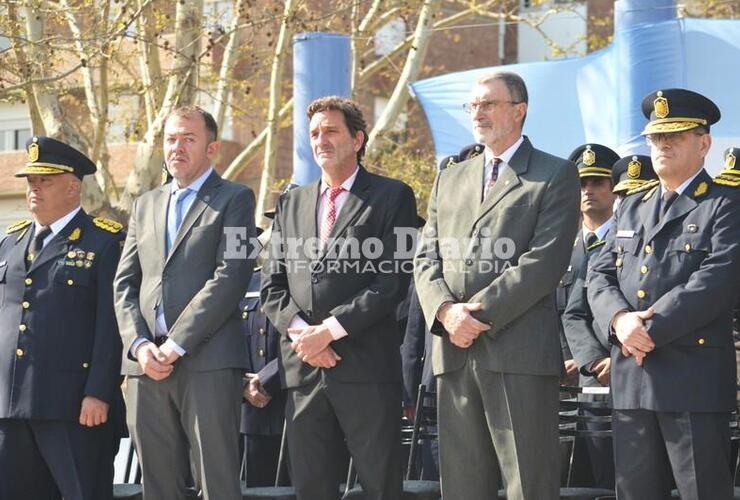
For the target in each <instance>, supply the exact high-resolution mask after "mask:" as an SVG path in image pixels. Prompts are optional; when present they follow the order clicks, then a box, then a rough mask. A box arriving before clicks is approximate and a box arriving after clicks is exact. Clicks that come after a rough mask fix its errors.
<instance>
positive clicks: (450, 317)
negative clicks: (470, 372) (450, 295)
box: [437, 302, 491, 349]
mask: <svg viewBox="0 0 740 500" xmlns="http://www.w3.org/2000/svg"><path fill="white" fill-rule="evenodd" d="M481 309H483V304H481V303H480V302H459V303H457V304H453V303H452V302H447V303H445V304H442V306H440V308H439V311H437V319H438V320H439V321H440V323H442V326H443V327H444V329H445V331H446V332H447V334H448V337H449V339H450V342H452V343H453V344H454V345H456V346H457V347H459V348H461V349H467V348H468V347H470V346H471V345H473V341H475V339H477V338H478V336H479V335H480V334H481V333H483V332H485V331H487V330H490V329H491V326H490V325H488V324H486V323H483V322H482V321H478V320H477V319H475V318H474V317H473V315H472V314H471V313H472V312H474V311H480V310H481Z"/></svg>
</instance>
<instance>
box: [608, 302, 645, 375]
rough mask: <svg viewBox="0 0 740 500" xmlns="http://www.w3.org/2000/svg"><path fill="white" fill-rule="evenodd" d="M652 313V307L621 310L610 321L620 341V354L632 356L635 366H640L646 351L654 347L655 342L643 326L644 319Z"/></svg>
mask: <svg viewBox="0 0 740 500" xmlns="http://www.w3.org/2000/svg"><path fill="white" fill-rule="evenodd" d="M653 313H654V311H653V308H652V307H649V308H648V309H646V310H644V311H633V312H628V311H621V312H618V313H617V314H616V315H615V316H614V320H613V321H612V326H613V327H614V333H615V334H616V336H617V338H618V339H619V342H621V343H622V355H623V356H625V357H630V356H633V357H634V358H635V363H637V366H642V364H643V363H644V361H645V356H647V353H649V352H650V351H652V350H653V349H655V342H653V339H652V338H650V335H649V334H648V332H647V328H645V321H647V320H648V319H650V318H651V317H652V316H653Z"/></svg>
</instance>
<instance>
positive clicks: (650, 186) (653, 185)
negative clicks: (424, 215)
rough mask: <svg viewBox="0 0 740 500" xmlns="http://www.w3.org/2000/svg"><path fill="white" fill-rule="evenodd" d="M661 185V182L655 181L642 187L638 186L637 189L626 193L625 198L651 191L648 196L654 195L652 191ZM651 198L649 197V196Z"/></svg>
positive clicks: (647, 182)
mask: <svg viewBox="0 0 740 500" xmlns="http://www.w3.org/2000/svg"><path fill="white" fill-rule="evenodd" d="M659 184H660V181H659V180H655V179H653V180H652V181H646V182H645V183H644V184H643V185H642V186H637V187H636V188H632V189H630V190H629V191H627V192H626V193H625V196H630V195H633V194H637V193H643V192H645V191H648V190H651V191H650V192H649V193H648V195H651V194H652V193H653V191H652V189H653V188H657V187H658V185H659ZM648 198H649V196H648Z"/></svg>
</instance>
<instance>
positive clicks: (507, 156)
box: [483, 135, 524, 165]
mask: <svg viewBox="0 0 740 500" xmlns="http://www.w3.org/2000/svg"><path fill="white" fill-rule="evenodd" d="M523 142H524V136H523V135H520V136H519V139H517V140H516V142H514V144H512V145H511V146H509V147H508V148H507V149H506V151H504V152H503V153H501V154H500V155H495V154H493V151H491V149H490V148H489V147H488V146H486V149H485V150H484V152H483V157H484V159H485V161H484V165H488V162H490V161H491V160H492V159H494V158H500V159H501V161H502V162H504V163H506V164H508V163H509V162H510V161H511V158H512V157H513V156H514V153H516V150H517V149H519V146H521V145H522V143H523Z"/></svg>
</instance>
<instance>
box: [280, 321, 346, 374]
mask: <svg viewBox="0 0 740 500" xmlns="http://www.w3.org/2000/svg"><path fill="white" fill-rule="evenodd" d="M288 335H290V338H291V339H294V340H293V342H292V343H291V345H290V346H291V347H292V348H293V351H295V353H296V354H297V355H298V358H299V359H300V360H301V361H303V362H304V363H307V364H309V365H311V366H313V367H314V368H333V367H334V366H336V365H337V362H339V361H341V359H342V357H341V356H339V355H338V354H337V353H336V352H335V351H334V349H332V348H331V346H330V345H329V344H331V343H332V341H333V340H334V337H333V336H332V334H331V331H330V330H329V328H328V327H327V326H326V325H324V324H321V325H310V326H304V327H297V328H288Z"/></svg>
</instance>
